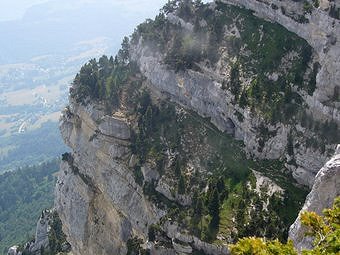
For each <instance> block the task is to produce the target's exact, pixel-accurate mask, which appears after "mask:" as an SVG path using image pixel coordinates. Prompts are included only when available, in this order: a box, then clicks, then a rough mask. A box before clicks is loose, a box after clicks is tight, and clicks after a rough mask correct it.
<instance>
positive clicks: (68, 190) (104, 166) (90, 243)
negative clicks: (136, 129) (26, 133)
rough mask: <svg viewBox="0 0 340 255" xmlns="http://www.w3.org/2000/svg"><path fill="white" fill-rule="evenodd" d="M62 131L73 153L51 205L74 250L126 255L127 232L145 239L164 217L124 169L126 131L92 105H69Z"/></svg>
mask: <svg viewBox="0 0 340 255" xmlns="http://www.w3.org/2000/svg"><path fill="white" fill-rule="evenodd" d="M60 129H61V133H62V136H63V138H64V140H65V141H66V142H67V144H68V146H70V147H71V148H72V150H73V153H72V155H70V156H67V157H66V156H65V157H66V158H65V160H64V161H63V163H62V164H61V171H60V175H59V178H58V183H57V187H56V199H55V204H56V209H57V210H58V212H59V214H60V218H61V220H62V222H63V227H64V230H65V232H66V234H67V236H68V237H69V242H70V243H71V245H72V248H73V251H74V252H75V253H76V254H82V255H86V254H125V253H126V245H125V244H126V241H127V240H128V239H129V237H130V235H131V233H132V232H133V233H136V234H137V235H140V236H144V235H145V233H147V226H149V225H150V224H152V223H154V222H156V221H157V220H158V219H159V218H160V217H161V216H162V215H163V212H162V211H160V210H158V209H157V208H156V207H155V206H154V205H152V204H151V203H149V202H148V201H147V200H145V199H144V197H143V195H142V190H141V188H140V186H138V185H137V184H136V183H135V181H134V178H133V176H132V174H131V172H130V171H129V170H128V158H127V155H128V154H127V153H128V152H129V138H130V131H129V130H130V128H129V127H128V125H127V123H126V122H124V120H123V119H119V118H116V117H108V116H104V113H103V111H102V110H101V109H97V108H96V107H95V106H93V105H88V106H87V107H83V106H80V105H78V104H77V103H75V102H73V103H72V104H71V107H70V108H68V109H67V110H65V111H64V113H63V117H62V122H61V126H60ZM104 244H105V245H104Z"/></svg>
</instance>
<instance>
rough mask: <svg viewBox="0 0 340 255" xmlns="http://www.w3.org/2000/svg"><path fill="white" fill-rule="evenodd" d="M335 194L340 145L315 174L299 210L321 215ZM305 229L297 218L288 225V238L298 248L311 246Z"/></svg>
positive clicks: (339, 172)
mask: <svg viewBox="0 0 340 255" xmlns="http://www.w3.org/2000/svg"><path fill="white" fill-rule="evenodd" d="M337 196H340V145H339V146H338V149H337V150H336V153H335V155H334V157H332V158H331V159H330V160H329V161H328V162H327V163H326V164H325V165H324V167H323V168H321V170H320V171H319V172H318V174H317V175H316V177H315V182H314V185H313V188H312V191H311V192H310V193H309V194H308V196H307V199H306V202H305V204H304V206H303V208H302V210H301V211H312V212H316V213H318V214H319V215H321V214H322V211H323V210H324V209H325V208H331V207H332V204H333V202H334V198H336V197H337ZM305 231H306V230H305V229H304V228H303V226H301V222H300V219H299V218H297V219H296V221H295V222H294V224H293V225H292V226H291V227H290V231H289V238H290V239H291V240H293V242H294V244H295V246H296V247H297V248H298V249H299V250H302V249H309V248H311V247H312V240H311V239H310V238H308V237H306V236H305Z"/></svg>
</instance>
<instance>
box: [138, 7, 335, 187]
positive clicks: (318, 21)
mask: <svg viewBox="0 0 340 255" xmlns="http://www.w3.org/2000/svg"><path fill="white" fill-rule="evenodd" d="M222 2H225V3H227V4H231V5H237V6H243V7H245V8H247V9H250V10H252V11H254V13H255V15H257V16H259V17H260V18H264V19H266V20H270V21H272V22H277V23H279V24H281V25H283V26H284V27H285V28H287V29H288V30H290V31H292V32H294V33H296V34H297V35H298V36H300V37H302V38H304V39H306V41H307V42H308V43H309V44H310V45H311V46H312V47H313V48H314V50H315V57H314V60H315V61H317V62H318V63H319V64H320V65H321V69H320V71H319V72H318V74H317V77H316V78H317V79H316V90H315V92H314V93H313V95H312V96H310V95H308V94H307V93H305V92H304V91H300V92H299V93H300V95H301V96H302V98H303V99H304V102H305V103H306V105H307V108H308V111H309V112H310V113H311V114H312V116H313V117H314V119H316V120H320V121H321V122H326V121H335V122H336V123H338V124H340V112H339V102H336V100H335V102H334V104H333V105H332V104H329V102H330V101H332V100H333V98H334V93H336V92H335V91H338V90H339V88H340V83H339V82H340V76H339V75H340V72H339V70H340V69H339V68H340V21H339V20H336V19H334V18H332V17H330V16H329V14H328V13H327V12H326V11H324V10H323V9H321V8H318V9H314V10H313V12H312V14H310V15H309V14H305V15H306V17H307V18H308V19H309V22H308V23H299V22H297V21H296V20H294V19H293V18H294V17H295V16H296V15H298V14H299V13H303V12H304V11H303V3H297V2H296V1H269V0H268V1H262V0H261V1H257V0H250V1H248V0H246V1H242V0H241V1H238V0H237V1H234V0H224V1H222ZM273 5H275V6H276V7H277V8H276V7H273ZM323 6H324V7H325V6H328V5H326V4H325V3H324V4H323ZM282 10H286V11H285V14H283V13H282ZM294 15H295V16H294ZM299 15H300V14H299ZM292 17H293V18H292ZM173 20H174V17H173V15H171V16H170V22H173ZM178 23H179V24H181V26H182V29H183V30H185V31H186V33H190V32H191V30H192V29H188V28H187V27H188V26H187V24H186V25H184V24H182V23H183V21H182V22H180V21H178ZM330 41H331V42H332V43H330ZM131 50H132V54H131V56H132V59H133V60H135V61H136V62H137V63H138V64H139V67H140V68H141V71H142V73H143V74H144V75H145V76H146V77H147V78H148V79H149V81H150V82H151V86H150V87H151V88H154V89H155V90H157V91H158V93H159V91H160V92H161V93H164V94H166V95H168V96H169V97H170V99H171V100H173V101H175V102H176V103H179V104H182V105H185V106H186V107H189V108H191V109H193V110H194V111H196V112H198V113H199V114H200V115H201V116H204V117H210V118H211V121H212V122H213V123H214V124H215V125H216V126H217V127H218V128H219V129H220V130H222V131H229V132H232V133H234V134H235V137H236V138H238V139H241V140H243V141H244V143H245V146H246V151H247V152H248V153H249V155H252V156H256V157H258V158H265V159H278V158H280V159H284V158H286V159H287V162H288V161H290V158H291V157H290V156H289V155H287V152H286V149H287V141H288V139H287V137H288V134H289V133H291V132H292V130H298V131H299V132H303V133H304V136H308V135H307V134H308V131H307V130H306V129H305V128H302V127H301V126H300V125H299V124H297V125H296V126H292V125H286V124H283V123H277V124H275V125H270V124H269V123H266V122H264V120H263V118H262V117H261V116H254V115H253V114H252V113H251V111H250V109H242V108H241V107H240V106H239V105H237V104H235V102H234V100H233V98H234V96H233V94H231V93H230V92H229V91H223V90H222V89H221V87H222V80H223V76H224V75H227V76H228V75H230V73H229V74H228V73H227V74H225V73H224V74H222V73H221V72H220V71H219V70H211V69H204V71H203V72H196V71H192V70H187V71H185V72H175V71H173V70H169V68H168V67H167V66H165V65H164V64H163V62H164V61H163V60H164V59H163V57H164V56H163V55H162V54H160V53H157V52H155V50H154V49H153V48H149V47H148V46H147V44H144V43H143V42H142V41H140V42H139V43H138V44H136V45H134V46H133V47H132V49H131ZM225 64H226V63H225ZM202 69H203V68H202ZM333 101H334V100H333ZM235 112H236V113H238V114H241V115H242V116H243V118H242V121H240V120H239V119H238V118H237V117H236V115H235ZM263 123H265V126H266V127H267V128H268V130H269V132H271V131H275V133H276V134H275V135H273V136H272V137H270V138H269V139H268V140H267V141H266V142H265V145H264V147H263V148H262V149H261V151H259V150H258V149H257V148H258V147H259V138H258V137H259V136H261V134H259V133H258V130H259V129H260V126H261V125H262V124H263ZM231 126H232V128H230V127H231ZM309 136H310V137H313V136H315V134H312V133H311V134H310V135H309ZM297 139H299V138H297ZM297 144H299V145H297ZM296 145H297V146H295V150H294V164H293V165H292V164H290V165H287V167H289V168H290V169H291V170H292V172H293V176H294V177H295V179H296V180H297V181H298V182H300V183H302V184H304V185H308V186H310V187H311V186H312V185H313V182H314V177H315V175H316V174H317V172H318V170H319V169H320V168H321V167H322V165H323V163H324V162H326V161H327V159H329V157H330V156H329V154H328V153H325V151H323V152H322V151H320V149H315V148H310V147H309V146H307V145H306V141H296ZM326 147H327V150H328V149H330V150H334V149H335V147H336V144H331V145H328V146H326Z"/></svg>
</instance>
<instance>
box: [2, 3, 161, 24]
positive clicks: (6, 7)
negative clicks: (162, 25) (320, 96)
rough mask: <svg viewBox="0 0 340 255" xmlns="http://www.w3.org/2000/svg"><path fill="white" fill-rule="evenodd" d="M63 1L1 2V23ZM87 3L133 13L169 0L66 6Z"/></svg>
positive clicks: (158, 5)
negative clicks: (113, 7)
mask: <svg viewBox="0 0 340 255" xmlns="http://www.w3.org/2000/svg"><path fill="white" fill-rule="evenodd" d="M52 1H58V2H61V1H63V0H0V21H5V20H13V19H20V18H21V17H22V16H23V15H24V13H25V11H26V10H27V9H28V8H30V7H32V6H33V5H36V4H39V3H44V2H52ZM85 2H98V3H100V2H106V3H112V4H117V5H122V6H124V7H125V8H128V9H130V10H131V11H136V12H138V11H141V12H143V11H145V10H148V9H149V8H155V7H157V8H158V9H159V7H161V6H163V5H164V3H166V2H167V0H68V1H65V3H66V4H70V3H72V4H75V3H77V4H79V3H85Z"/></svg>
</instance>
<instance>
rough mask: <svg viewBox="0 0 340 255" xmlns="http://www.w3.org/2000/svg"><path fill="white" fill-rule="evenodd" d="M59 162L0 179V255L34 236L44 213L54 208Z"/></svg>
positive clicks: (17, 171)
mask: <svg viewBox="0 0 340 255" xmlns="http://www.w3.org/2000/svg"><path fill="white" fill-rule="evenodd" d="M58 169H59V159H55V160H52V161H49V162H45V163H42V164H39V165H35V166H27V167H22V168H19V169H17V170H16V171H13V172H7V173H4V174H3V175H0V190H1V193H0V252H1V253H2V254H7V250H8V247H10V246H11V245H14V244H19V243H23V242H25V241H27V240H29V239H31V238H32V237H33V236H34V232H35V227H36V223H37V220H38V219H39V216H40V214H41V211H42V210H43V209H45V208H51V207H52V206H53V190H54V185H55V180H56V177H55V173H56V172H57V171H58Z"/></svg>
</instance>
